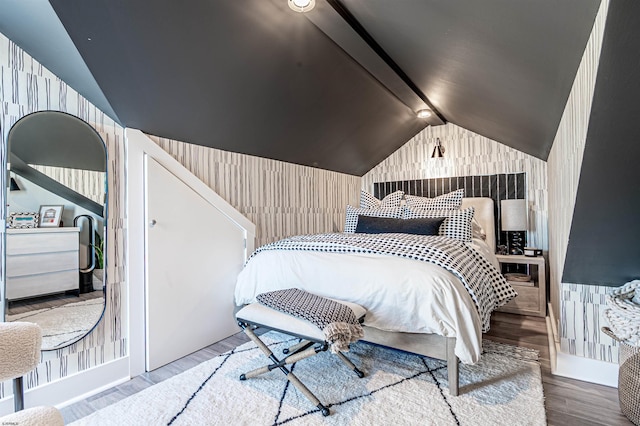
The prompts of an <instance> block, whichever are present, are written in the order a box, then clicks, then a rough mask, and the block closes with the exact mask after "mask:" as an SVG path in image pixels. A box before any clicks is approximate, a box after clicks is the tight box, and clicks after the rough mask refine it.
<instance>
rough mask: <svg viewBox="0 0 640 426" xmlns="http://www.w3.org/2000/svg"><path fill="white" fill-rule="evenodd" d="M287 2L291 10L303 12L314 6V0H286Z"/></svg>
mask: <svg viewBox="0 0 640 426" xmlns="http://www.w3.org/2000/svg"><path fill="white" fill-rule="evenodd" d="M287 4H288V5H289V8H290V9H291V10H295V11H296V12H300V13H304V12H308V11H310V10H311V9H313V8H314V7H315V5H316V0H287Z"/></svg>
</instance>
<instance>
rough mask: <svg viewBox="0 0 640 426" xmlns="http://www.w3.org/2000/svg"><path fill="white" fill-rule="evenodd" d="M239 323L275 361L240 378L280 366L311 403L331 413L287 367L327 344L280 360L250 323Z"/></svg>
mask: <svg viewBox="0 0 640 426" xmlns="http://www.w3.org/2000/svg"><path fill="white" fill-rule="evenodd" d="M238 324H239V325H240V327H241V328H242V330H243V331H244V333H245V334H246V335H247V336H248V337H249V339H251V340H252V341H253V343H255V344H256V345H257V346H258V348H260V350H261V351H262V352H263V353H264V354H265V355H266V356H267V358H269V359H270V360H271V361H272V362H273V364H271V365H267V366H265V367H260V368H257V369H255V370H253V371H250V372H248V373H245V374H242V375H240V380H246V379H249V378H251V377H255V376H257V375H260V374H263V373H266V372H268V371H271V370H273V369H276V368H279V369H280V371H282V372H283V373H284V375H285V376H286V377H287V380H289V382H291V384H293V386H295V387H296V389H298V390H299V391H300V392H301V393H302V394H303V395H304V396H305V397H306V398H307V399H308V400H309V401H311V403H312V404H313V405H314V406H315V407H316V408H318V409H319V410H320V412H321V413H322V415H323V416H328V415H329V414H330V411H329V409H328V408H327V407H325V406H324V405H322V403H321V402H320V400H319V399H318V398H317V397H316V396H315V395H314V394H313V393H312V392H311V391H310V390H309V388H307V387H306V386H305V385H304V383H302V382H301V381H300V379H298V377H296V375H295V374H293V372H291V371H290V370H289V369H288V368H287V367H285V365H286V364H293V363H294V362H298V361H300V360H301V359H304V358H308V357H310V356H312V355H315V354H316V353H318V351H320V350H327V345H323V346H322V347H320V348H318V349H316V348H308V349H306V350H304V351H301V352H298V353H294V354H292V355H290V356H288V357H287V358H285V359H284V360H282V361H280V360H279V359H278V358H277V357H276V356H275V355H274V354H273V352H271V350H270V349H269V347H268V346H267V345H265V344H264V342H263V341H262V340H260V339H259V338H258V336H256V334H255V333H254V332H253V330H251V327H250V326H248V324H245V323H242V322H239V323H238Z"/></svg>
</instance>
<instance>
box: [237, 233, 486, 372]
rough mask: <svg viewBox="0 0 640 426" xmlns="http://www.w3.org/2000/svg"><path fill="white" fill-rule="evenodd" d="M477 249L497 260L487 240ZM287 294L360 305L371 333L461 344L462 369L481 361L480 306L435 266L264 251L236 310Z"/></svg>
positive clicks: (248, 272)
mask: <svg viewBox="0 0 640 426" xmlns="http://www.w3.org/2000/svg"><path fill="white" fill-rule="evenodd" d="M472 246H473V247H476V250H478V251H481V252H484V253H483V254H485V257H495V256H493V255H492V254H491V251H490V250H488V248H486V244H485V243H484V242H483V241H481V240H474V243H473V244H472ZM490 261H491V262H492V263H497V261H496V260H495V259H490ZM286 288H300V289H303V290H307V291H309V292H311V293H314V294H318V295H320V296H325V297H332V298H335V299H339V300H345V301H349V302H354V303H358V304H360V305H362V306H363V307H365V308H366V309H367V315H366V317H365V322H364V323H365V325H366V326H369V327H375V328H378V329H381V330H387V331H401V332H411V333H435V334H439V335H441V336H445V337H456V338H457V339H456V347H455V353H456V355H457V356H458V358H459V359H460V360H461V361H462V362H463V363H466V364H470V363H475V362H477V361H478V360H479V359H480V353H481V339H482V332H481V328H482V324H481V321H480V318H479V316H478V313H477V310H476V308H475V305H474V303H473V300H472V299H471V297H470V296H469V294H468V293H467V290H466V289H465V288H464V286H463V284H462V283H461V282H460V280H458V278H456V277H455V276H454V275H453V274H451V273H450V272H448V271H446V270H444V269H443V268H441V267H439V266H436V265H433V264H431V263H427V262H423V261H418V260H411V259H404V258H399V257H396V256H388V255H378V254H343V253H324V252H310V251H284V250H283V251H263V252H260V253H258V254H257V255H256V256H254V257H253V258H252V259H251V261H250V262H248V263H247V265H246V267H245V268H244V269H243V270H242V272H241V273H240V275H239V276H238V281H237V284H236V290H235V298H236V304H238V305H242V304H246V303H253V302H255V297H256V295H258V294H260V293H263V292H266V291H273V290H280V289H286Z"/></svg>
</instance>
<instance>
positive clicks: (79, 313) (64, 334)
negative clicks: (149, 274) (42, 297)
mask: <svg viewBox="0 0 640 426" xmlns="http://www.w3.org/2000/svg"><path fill="white" fill-rule="evenodd" d="M103 309H104V299H103V298H101V297H100V298H96V299H89V300H83V301H81V302H71V303H67V304H65V305H61V306H57V307H55V308H44V309H37V310H33V311H29V312H25V313H21V314H14V315H7V318H6V320H7V322H13V321H28V322H33V323H36V324H38V325H39V326H40V328H42V348H43V349H57V348H61V347H63V346H66V345H68V344H70V343H73V342H75V341H76V340H78V339H79V338H80V337H83V336H84V335H85V334H87V333H88V332H89V330H91V328H93V326H94V325H96V324H97V322H98V320H99V319H100V316H101V315H102V311H103Z"/></svg>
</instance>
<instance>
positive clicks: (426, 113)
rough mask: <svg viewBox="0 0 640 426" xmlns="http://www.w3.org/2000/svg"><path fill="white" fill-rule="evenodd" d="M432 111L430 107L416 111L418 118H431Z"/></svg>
mask: <svg viewBox="0 0 640 426" xmlns="http://www.w3.org/2000/svg"><path fill="white" fill-rule="evenodd" d="M431 114H432V112H431V111H429V110H428V109H421V110H420V111H418V112H416V115H417V116H418V118H429V117H431Z"/></svg>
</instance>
